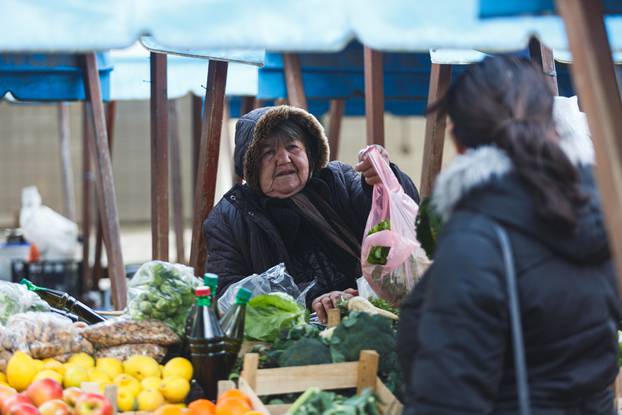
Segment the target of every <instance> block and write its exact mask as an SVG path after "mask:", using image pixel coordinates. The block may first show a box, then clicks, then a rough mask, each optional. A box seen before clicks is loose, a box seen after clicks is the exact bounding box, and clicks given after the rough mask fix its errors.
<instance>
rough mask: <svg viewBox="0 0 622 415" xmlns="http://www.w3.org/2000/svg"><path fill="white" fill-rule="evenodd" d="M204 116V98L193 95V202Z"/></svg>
mask: <svg viewBox="0 0 622 415" xmlns="http://www.w3.org/2000/svg"><path fill="white" fill-rule="evenodd" d="M202 118H203V100H202V99H201V97H199V96H197V95H192V146H191V148H192V192H190V193H191V194H192V204H194V190H195V189H196V188H197V171H198V170H199V151H200V150H201V119H202Z"/></svg>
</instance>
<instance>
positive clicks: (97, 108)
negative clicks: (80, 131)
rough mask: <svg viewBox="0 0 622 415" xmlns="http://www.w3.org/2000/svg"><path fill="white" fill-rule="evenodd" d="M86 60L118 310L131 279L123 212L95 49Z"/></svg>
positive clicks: (93, 156)
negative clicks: (121, 227) (124, 251)
mask: <svg viewBox="0 0 622 415" xmlns="http://www.w3.org/2000/svg"><path fill="white" fill-rule="evenodd" d="M84 61H85V68H86V69H85V75H86V76H85V77H84V81H85V90H86V95H87V97H88V100H89V101H90V103H91V111H90V112H91V117H92V120H93V130H94V135H93V137H92V138H93V140H92V142H91V144H92V145H91V146H89V149H90V154H91V159H92V160H93V165H94V168H95V171H96V172H97V175H96V176H95V190H96V194H97V204H98V208H99V212H100V215H101V218H102V225H103V227H102V230H103V234H104V243H105V244H106V253H107V254H108V255H107V257H108V274H109V276H110V283H111V291H112V302H113V304H114V306H115V308H116V309H117V310H121V309H123V308H125V304H126V301H127V298H126V297H127V281H126V277H125V268H124V266H123V254H122V252H121V236H120V232H119V215H118V213H117V200H116V194H115V189H114V180H113V177H112V163H111V160H110V153H109V151H108V133H107V131H106V122H105V119H104V118H105V117H104V104H103V102H102V95H101V85H100V83H99V74H98V71H97V60H96V58H95V53H87V54H86V55H84Z"/></svg>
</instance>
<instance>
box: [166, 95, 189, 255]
mask: <svg viewBox="0 0 622 415" xmlns="http://www.w3.org/2000/svg"><path fill="white" fill-rule="evenodd" d="M168 104H169V112H168V115H169V118H170V120H169V121H170V123H169V127H170V152H171V192H172V197H173V228H174V229H175V250H176V252H177V256H176V261H177V262H178V263H180V264H185V263H186V249H185V246H184V201H183V187H182V179H181V156H180V154H179V127H178V123H177V120H178V117H177V106H178V104H177V100H170V101H169V103H168Z"/></svg>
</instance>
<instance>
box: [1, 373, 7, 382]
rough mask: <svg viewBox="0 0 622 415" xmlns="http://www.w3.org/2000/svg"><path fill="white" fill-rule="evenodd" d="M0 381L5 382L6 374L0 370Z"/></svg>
mask: <svg viewBox="0 0 622 415" xmlns="http://www.w3.org/2000/svg"><path fill="white" fill-rule="evenodd" d="M0 382H2V383H6V375H5V374H4V373H2V372H0Z"/></svg>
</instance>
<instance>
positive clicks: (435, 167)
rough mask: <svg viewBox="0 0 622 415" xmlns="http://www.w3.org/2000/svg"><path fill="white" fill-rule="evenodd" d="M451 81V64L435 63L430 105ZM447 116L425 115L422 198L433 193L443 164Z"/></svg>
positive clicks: (420, 190)
mask: <svg viewBox="0 0 622 415" xmlns="http://www.w3.org/2000/svg"><path fill="white" fill-rule="evenodd" d="M450 82H451V65H444V64H438V63H433V64H432V68H431V72H430V87H429V89H428V105H430V104H432V103H433V102H436V100H438V99H439V98H440V97H442V96H443V95H444V94H445V92H446V91H447V88H449V83H450ZM446 121H447V117H446V116H445V115H444V114H443V115H441V114H438V113H437V112H430V113H428V114H427V115H426V117H425V141H424V143H423V161H422V163H421V186H420V187H419V193H420V195H421V199H422V200H423V199H424V198H426V197H428V196H430V195H431V194H432V188H433V186H434V181H435V180H436V176H438V174H439V172H440V171H441V167H442V165H443V148H444V144H445V127H446Z"/></svg>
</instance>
